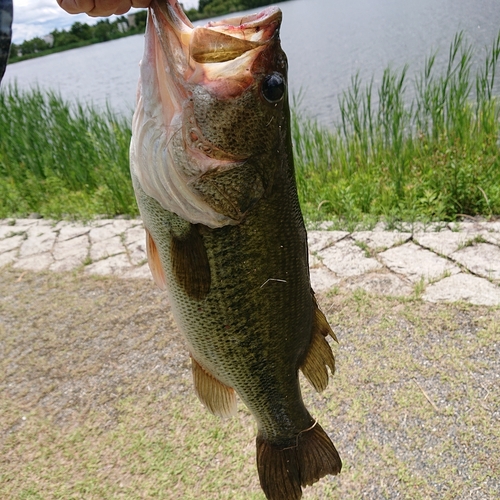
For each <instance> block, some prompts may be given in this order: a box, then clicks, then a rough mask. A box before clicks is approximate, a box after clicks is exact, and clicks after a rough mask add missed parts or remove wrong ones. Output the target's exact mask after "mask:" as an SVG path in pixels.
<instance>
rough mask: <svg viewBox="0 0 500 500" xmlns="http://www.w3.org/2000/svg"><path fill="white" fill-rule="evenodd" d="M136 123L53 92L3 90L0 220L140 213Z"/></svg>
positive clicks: (0, 103)
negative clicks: (131, 152) (132, 152)
mask: <svg viewBox="0 0 500 500" xmlns="http://www.w3.org/2000/svg"><path fill="white" fill-rule="evenodd" d="M130 137H131V130H130V125H129V124H128V120H126V119H124V118H119V117H117V116H115V115H113V113H112V112H111V111H110V110H108V111H107V112H105V113H101V112H98V111H97V110H96V109H94V108H92V107H90V106H87V107H85V106H82V105H75V106H73V105H70V104H69V103H67V102H64V101H63V100H62V99H61V98H60V96H58V95H57V94H55V93H53V92H50V91H48V92H46V91H41V90H39V89H34V90H31V91H21V90H19V89H18V88H17V87H15V86H11V87H8V88H7V89H6V90H2V91H0V217H14V216H25V215H27V214H29V213H32V212H37V213H40V214H41V215H42V216H44V217H52V218H58V219H59V218H62V217H65V218H78V219H89V218H92V217H94V216H96V215H99V214H103V215H108V216H112V215H118V214H130V215H136V214H137V213H138V211H137V207H136V203H135V198H134V193H133V189H132V185H131V181H130V174H129V160H128V148H129V144H130Z"/></svg>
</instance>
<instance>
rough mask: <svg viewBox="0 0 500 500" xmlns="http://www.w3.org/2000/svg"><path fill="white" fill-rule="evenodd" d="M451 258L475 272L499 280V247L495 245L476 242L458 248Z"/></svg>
mask: <svg viewBox="0 0 500 500" xmlns="http://www.w3.org/2000/svg"><path fill="white" fill-rule="evenodd" d="M451 258H452V259H453V260H456V261H457V262H459V263H460V264H462V265H463V266H464V267H466V268H467V269H468V270H469V271H471V272H473V273H475V274H479V275H480V276H484V277H485V278H489V279H493V280H500V248H498V247H497V246H495V245H491V244H489V243H478V244H476V245H472V246H469V247H465V248H462V249H461V250H458V251H457V252H455V253H453V254H452V255H451Z"/></svg>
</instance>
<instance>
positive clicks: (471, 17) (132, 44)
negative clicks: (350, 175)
mask: <svg viewBox="0 0 500 500" xmlns="http://www.w3.org/2000/svg"><path fill="white" fill-rule="evenodd" d="M277 5H279V7H280V8H281V9H282V11H283V26H282V31H281V39H282V45H283V48H284V50H285V52H286V53H287V55H288V60H289V66H290V72H289V82H290V88H291V92H292V93H298V92H299V91H300V90H301V91H302V102H301V108H302V109H303V110H304V111H305V112H306V113H307V115H309V116H311V117H314V118H317V119H318V120H319V121H320V122H321V123H323V124H326V125H329V124H332V123H333V122H334V121H335V120H336V119H338V97H339V95H341V94H342V91H344V90H346V89H347V88H348V86H349V84H350V80H351V77H352V76H353V75H354V74H356V73H357V72H359V73H360V75H361V77H362V78H363V81H364V82H366V83H368V81H369V80H370V78H372V77H373V78H374V85H375V88H376V85H377V83H378V82H379V81H380V80H381V77H382V74H383V70H384V68H386V67H387V66H388V65H390V66H391V67H392V68H394V69H400V68H401V67H403V65H404V64H406V63H408V64H409V65H410V71H409V74H410V75H412V74H413V73H414V72H419V71H420V70H421V68H422V67H423V64H424V61H425V58H426V56H429V55H430V54H431V53H432V52H434V51H436V50H437V51H438V58H437V61H438V63H439V64H441V65H444V64H445V63H446V61H447V58H448V49H449V46H450V43H451V41H452V40H453V37H454V35H455V34H456V33H457V32H458V31H463V32H464V33H465V36H466V39H467V40H468V41H469V42H470V43H471V44H472V45H473V46H474V49H475V52H474V53H475V60H476V61H477V63H478V64H479V63H481V62H482V61H483V60H484V56H485V53H486V48H489V47H491V44H492V42H493V40H494V39H495V38H496V36H497V34H498V30H499V29H500V5H499V2H498V0H481V1H479V0H475V1H471V0H291V1H288V2H282V3H279V4H277ZM205 22H206V21H203V22H202V23H201V24H204V23H205ZM143 38H144V37H143V36H142V35H136V36H131V37H127V38H122V39H120V40H113V41H110V42H106V43H101V44H97V45H91V46H88V47H82V48H80V49H74V50H70V51H67V52H62V53H59V54H53V55H50V56H46V57H41V58H38V59H33V60H31V61H23V62H20V63H16V64H12V65H9V66H8V67H7V71H6V73H5V77H4V80H3V82H2V85H6V84H8V83H11V82H14V81H17V83H18V85H19V86H20V87H21V88H26V87H30V86H33V85H39V86H40V87H42V88H53V89H57V90H58V91H59V92H60V93H61V94H62V96H63V97H65V98H68V99H72V100H73V99H79V100H80V101H81V102H92V103H94V104H95V105H98V106H102V107H104V106H106V103H109V105H110V106H111V108H112V109H114V110H116V111H119V112H122V113H131V110H132V109H133V106H134V102H135V92H136V85H137V79H138V71H139V69H138V64H139V61H140V59H141V56H142V50H143ZM496 91H497V93H498V94H500V79H499V82H497V86H496Z"/></svg>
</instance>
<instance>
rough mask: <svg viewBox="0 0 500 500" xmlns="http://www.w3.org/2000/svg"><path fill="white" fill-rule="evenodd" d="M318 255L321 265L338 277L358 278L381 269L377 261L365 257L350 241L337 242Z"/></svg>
mask: <svg viewBox="0 0 500 500" xmlns="http://www.w3.org/2000/svg"><path fill="white" fill-rule="evenodd" d="M318 255H319V257H320V258H321V259H322V260H323V264H324V265H325V266H326V267H328V269H330V271H333V272H334V273H335V274H336V275H337V276H340V277H348V276H358V275H360V274H364V273H367V272H369V271H375V270H377V269H381V268H382V265H381V264H380V263H379V262H377V260H375V259H373V258H371V257H366V256H365V253H364V252H363V250H361V248H359V247H358V246H356V245H355V244H354V242H352V241H350V240H342V241H339V242H338V243H337V244H336V245H335V246H333V247H329V248H326V249H325V250H322V251H321V252H319V253H318Z"/></svg>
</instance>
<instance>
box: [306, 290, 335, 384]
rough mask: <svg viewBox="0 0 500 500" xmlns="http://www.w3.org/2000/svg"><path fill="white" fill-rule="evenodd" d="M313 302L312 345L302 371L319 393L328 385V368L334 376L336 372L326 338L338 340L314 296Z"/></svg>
mask: <svg viewBox="0 0 500 500" xmlns="http://www.w3.org/2000/svg"><path fill="white" fill-rule="evenodd" d="M313 302H314V316H313V326H312V336H311V344H310V345H309V350H308V352H307V355H306V357H305V359H304V361H303V363H302V365H301V366H300V369H301V370H302V373H303V374H304V376H305V377H306V378H307V380H309V382H310V383H311V385H312V386H313V387H314V388H315V389H316V390H317V391H318V392H321V391H323V390H324V389H326V386H327V385H328V370H327V368H326V367H327V366H329V367H330V370H331V372H332V374H333V373H334V372H335V358H334V357H333V353H332V349H331V347H330V344H328V342H327V340H326V336H327V335H331V336H332V337H333V338H334V339H335V340H337V338H336V337H335V334H334V333H333V331H332V329H331V328H330V325H329V324H328V321H327V320H326V317H325V315H324V314H323V313H322V312H321V310H320V309H319V307H318V304H317V303H316V300H315V299H314V295H313Z"/></svg>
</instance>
